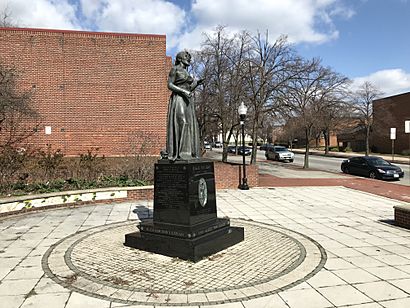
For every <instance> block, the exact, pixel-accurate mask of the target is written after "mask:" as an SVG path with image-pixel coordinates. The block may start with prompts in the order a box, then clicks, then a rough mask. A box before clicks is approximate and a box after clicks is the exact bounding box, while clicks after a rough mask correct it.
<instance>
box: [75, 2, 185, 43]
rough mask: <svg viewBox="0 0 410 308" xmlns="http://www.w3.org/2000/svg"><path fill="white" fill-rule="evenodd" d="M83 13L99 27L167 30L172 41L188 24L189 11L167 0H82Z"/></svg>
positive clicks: (89, 21) (172, 41)
mask: <svg viewBox="0 0 410 308" xmlns="http://www.w3.org/2000/svg"><path fill="white" fill-rule="evenodd" d="M80 3H81V8H82V13H83V15H84V17H85V20H86V21H87V22H88V23H92V24H93V25H94V26H95V28H97V29H98V30H99V31H116V32H132V33H150V34H167V37H168V43H169V44H170V45H173V44H175V43H174V42H175V37H176V36H177V35H178V34H179V31H180V30H181V28H182V27H183V25H184V21H185V11H184V10H183V9H181V8H179V7H178V6H176V5H175V4H173V3H171V2H168V1H164V0H138V1H130V0H99V1H98V0H81V2H80Z"/></svg>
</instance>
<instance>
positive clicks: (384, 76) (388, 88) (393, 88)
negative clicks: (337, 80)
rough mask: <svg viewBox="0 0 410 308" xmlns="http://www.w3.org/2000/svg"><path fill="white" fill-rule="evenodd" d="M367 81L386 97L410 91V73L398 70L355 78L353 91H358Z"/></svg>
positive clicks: (383, 71) (388, 70)
mask: <svg viewBox="0 0 410 308" xmlns="http://www.w3.org/2000/svg"><path fill="white" fill-rule="evenodd" d="M366 81H369V82H370V83H372V84H373V85H374V86H376V87H377V88H378V89H379V90H380V91H382V92H383V93H384V96H390V95H395V94H400V93H404V92H409V91H410V73H408V72H405V71H404V70H402V69H398V68H396V69H386V70H380V71H377V72H375V73H372V74H370V75H368V76H362V77H357V78H354V79H353V84H352V89H353V90H355V89H357V88H358V87H359V86H360V85H362V84H363V83H364V82H366Z"/></svg>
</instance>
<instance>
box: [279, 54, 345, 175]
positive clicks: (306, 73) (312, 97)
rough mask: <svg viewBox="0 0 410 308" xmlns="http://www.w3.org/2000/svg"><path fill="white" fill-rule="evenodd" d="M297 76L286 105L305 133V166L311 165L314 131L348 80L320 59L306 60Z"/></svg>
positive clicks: (291, 85) (290, 86)
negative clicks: (310, 156) (324, 64)
mask: <svg viewBox="0 0 410 308" xmlns="http://www.w3.org/2000/svg"><path fill="white" fill-rule="evenodd" d="M299 67H300V68H301V70H300V71H299V75H298V78H294V79H292V80H291V81H290V83H289V88H288V91H287V92H286V102H285V104H286V107H287V112H288V113H289V116H290V117H296V118H297V119H298V120H299V122H300V125H301V127H303V130H304V134H305V140H306V145H305V158H304V165H303V168H309V148H310V146H309V142H310V140H312V137H313V132H314V130H315V129H316V130H317V128H318V127H321V125H322V119H323V118H324V117H326V116H329V110H330V109H331V108H332V107H333V106H334V105H335V104H336V103H337V102H338V101H337V100H335V99H334V98H335V97H336V93H338V91H340V89H341V88H344V87H345V85H346V84H347V82H348V79H347V78H346V77H344V76H341V75H339V74H337V73H335V72H334V71H332V70H331V69H330V68H327V67H324V66H322V64H321V61H320V60H319V59H312V60H303V61H301V62H300V63H299Z"/></svg>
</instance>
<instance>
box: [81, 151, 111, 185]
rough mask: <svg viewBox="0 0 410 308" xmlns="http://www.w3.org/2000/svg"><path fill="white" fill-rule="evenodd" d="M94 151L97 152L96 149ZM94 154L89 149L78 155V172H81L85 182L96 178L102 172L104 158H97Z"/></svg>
mask: <svg viewBox="0 0 410 308" xmlns="http://www.w3.org/2000/svg"><path fill="white" fill-rule="evenodd" d="M95 151H96V152H98V148H96V149H95ZM96 152H95V153H94V149H90V150H87V153H86V154H80V161H79V166H80V170H82V173H83V174H82V175H83V177H84V178H85V179H87V180H92V179H96V178H98V176H99V175H100V174H101V173H103V170H104V167H103V163H104V162H105V156H104V155H103V156H98V153H96Z"/></svg>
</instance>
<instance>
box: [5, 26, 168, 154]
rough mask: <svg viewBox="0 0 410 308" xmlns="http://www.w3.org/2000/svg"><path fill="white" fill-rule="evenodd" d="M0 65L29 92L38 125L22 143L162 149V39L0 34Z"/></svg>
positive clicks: (69, 148) (118, 150)
mask: <svg viewBox="0 0 410 308" xmlns="http://www.w3.org/2000/svg"><path fill="white" fill-rule="evenodd" d="M0 62H1V63H2V64H3V65H4V66H15V67H16V68H17V70H18V71H19V72H21V83H20V84H19V86H21V87H22V88H24V89H30V88H31V89H33V92H34V96H33V101H34V104H35V107H36V109H37V110H38V111H39V113H40V115H41V126H40V129H39V130H38V132H37V133H36V134H35V135H34V136H33V137H32V138H31V139H30V142H31V143H33V144H34V145H35V146H38V147H44V146H45V145H46V144H51V145H52V147H53V148H56V149H57V148H60V149H62V150H63V152H64V153H65V154H66V155H78V154H80V153H86V152H87V150H89V149H91V148H94V149H95V148H99V152H98V153H99V154H105V155H107V156H116V155H127V154H130V153H131V152H133V151H134V150H133V148H134V146H135V147H136V149H137V150H139V148H140V147H141V145H142V144H144V147H145V149H144V151H145V152H148V153H151V154H158V153H159V151H160V149H162V148H163V147H164V146H165V136H166V113H167V105H168V97H169V92H168V90H167V85H166V80H167V75H168V71H169V68H170V65H171V62H170V58H169V57H167V56H166V38H165V36H164V35H141V34H119V33H101V32H84V31H63V30H44V29H24V28H0Z"/></svg>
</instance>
